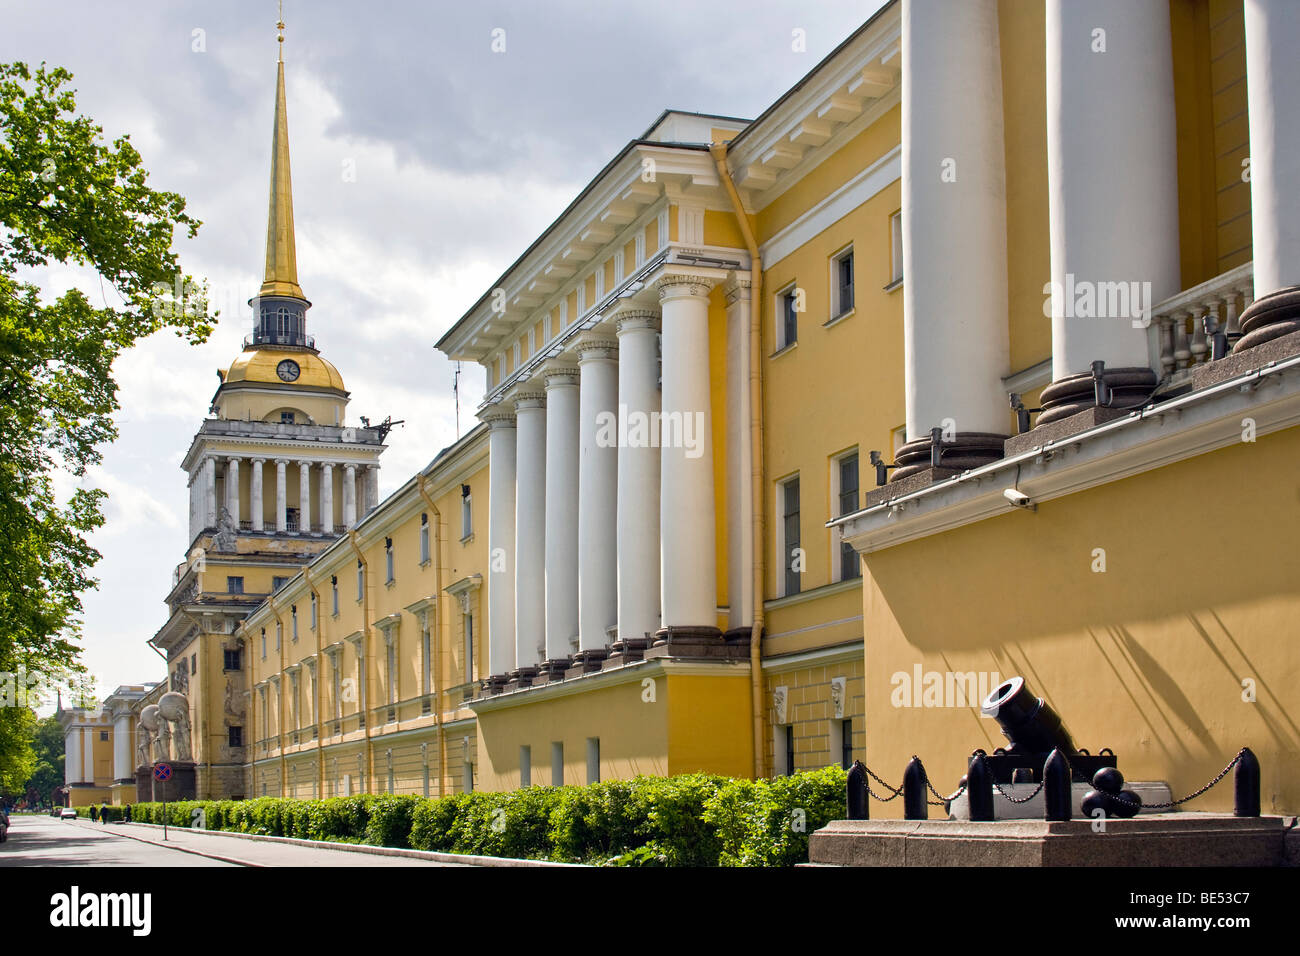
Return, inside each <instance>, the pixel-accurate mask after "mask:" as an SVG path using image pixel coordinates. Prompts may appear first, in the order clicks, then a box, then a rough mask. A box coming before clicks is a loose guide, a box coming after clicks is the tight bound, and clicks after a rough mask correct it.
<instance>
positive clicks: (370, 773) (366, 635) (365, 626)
mask: <svg viewBox="0 0 1300 956" xmlns="http://www.w3.org/2000/svg"><path fill="white" fill-rule="evenodd" d="M348 544H350V545H352V550H353V552H354V553H355V554H356V556H357V561H359V562H360V564H361V580H362V582H363V584H362V587H361V646H362V647H364V648H365V651H364V658H365V673H363V674H362V675H361V713H362V714H364V715H365V721H366V728H365V730H366V792H367V793H369V792H370V788H371V787H372V786H373V785H374V779H375V751H374V743H373V742H372V741H371V739H370V725H371V724H372V723H374V721H372V720H371V719H370V671H371V660H370V651H371V647H370V566H369V565H368V564H367V563H366V556H365V555H364V554H362V553H361V548H360V547H359V546H358V545H357V532H356V529H355V528H353V529H352V530H351V531H349V532H348Z"/></svg>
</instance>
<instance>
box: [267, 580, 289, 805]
mask: <svg viewBox="0 0 1300 956" xmlns="http://www.w3.org/2000/svg"><path fill="white" fill-rule="evenodd" d="M266 605H267V607H269V608H270V609H271V613H272V614H274V615H275V627H276V635H277V640H276V643H277V644H279V645H280V646H279V648H278V650H279V653H280V669H279V671H277V673H278V674H279V676H280V681H283V680H284V644H285V634H284V620H283V619H282V618H281V617H280V609H279V608H278V607H276V606H275V597H274V595H270V594H268V595H267V596H266ZM275 686H276V692H275V713H276V716H277V724H278V726H277V727H276V731H277V732H276V736H277V737H279V738H280V796H282V797H283V796H286V794H285V791H286V790H287V789H288V788H289V768H288V765H287V764H285V762H284V684H283V683H280V682H279V681H277V682H276V685H275ZM267 729H268V730H269V729H270V728H269V727H268V728H267Z"/></svg>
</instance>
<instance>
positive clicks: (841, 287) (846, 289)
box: [831, 246, 853, 319]
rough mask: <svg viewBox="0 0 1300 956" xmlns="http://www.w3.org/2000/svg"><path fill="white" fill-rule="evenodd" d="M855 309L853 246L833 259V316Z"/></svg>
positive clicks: (836, 316)
mask: <svg viewBox="0 0 1300 956" xmlns="http://www.w3.org/2000/svg"><path fill="white" fill-rule="evenodd" d="M852 310H853V247H852V246H850V247H849V248H848V249H845V250H844V251H843V252H841V253H839V254H838V255H836V256H835V257H834V258H833V259H832V260H831V318H833V319H834V318H838V317H840V316H841V315H843V314H844V313H846V312H851V311H852Z"/></svg>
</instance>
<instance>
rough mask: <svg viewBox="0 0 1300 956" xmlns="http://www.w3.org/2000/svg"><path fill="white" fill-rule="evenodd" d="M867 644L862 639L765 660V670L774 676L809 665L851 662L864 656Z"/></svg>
mask: <svg viewBox="0 0 1300 956" xmlns="http://www.w3.org/2000/svg"><path fill="white" fill-rule="evenodd" d="M864 646H865V642H864V641H862V640H861V639H859V640H856V641H853V642H852V643H849V644H840V645H836V646H835V647H821V648H818V649H817V650H815V651H804V652H803V653H801V654H791V655H789V656H788V657H770V658H764V659H763V670H764V671H770V672H771V673H773V674H783V673H785V672H787V671H792V670H799V669H800V668H802V667H804V666H805V665H808V664H833V663H836V662H838V661H851V660H854V659H856V658H859V657H861V656H862V652H863V648H864Z"/></svg>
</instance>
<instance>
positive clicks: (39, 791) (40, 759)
mask: <svg viewBox="0 0 1300 956" xmlns="http://www.w3.org/2000/svg"><path fill="white" fill-rule="evenodd" d="M29 713H30V711H29ZM31 755H32V764H33V769H32V771H31V774H30V776H29V777H28V778H27V783H26V784H25V785H24V786H23V788H22V793H23V794H29V793H33V792H35V794H36V796H37V799H38V800H39V801H40V802H41V803H52V802H53V799H52V795H53V793H54V790H55V788H56V787H60V786H62V785H63V761H64V750H63V725H62V724H60V723H59V718H58V717H53V716H51V717H45V718H43V719H41V720H38V721H36V726H35V730H34V733H33V739H32V746H31Z"/></svg>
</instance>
